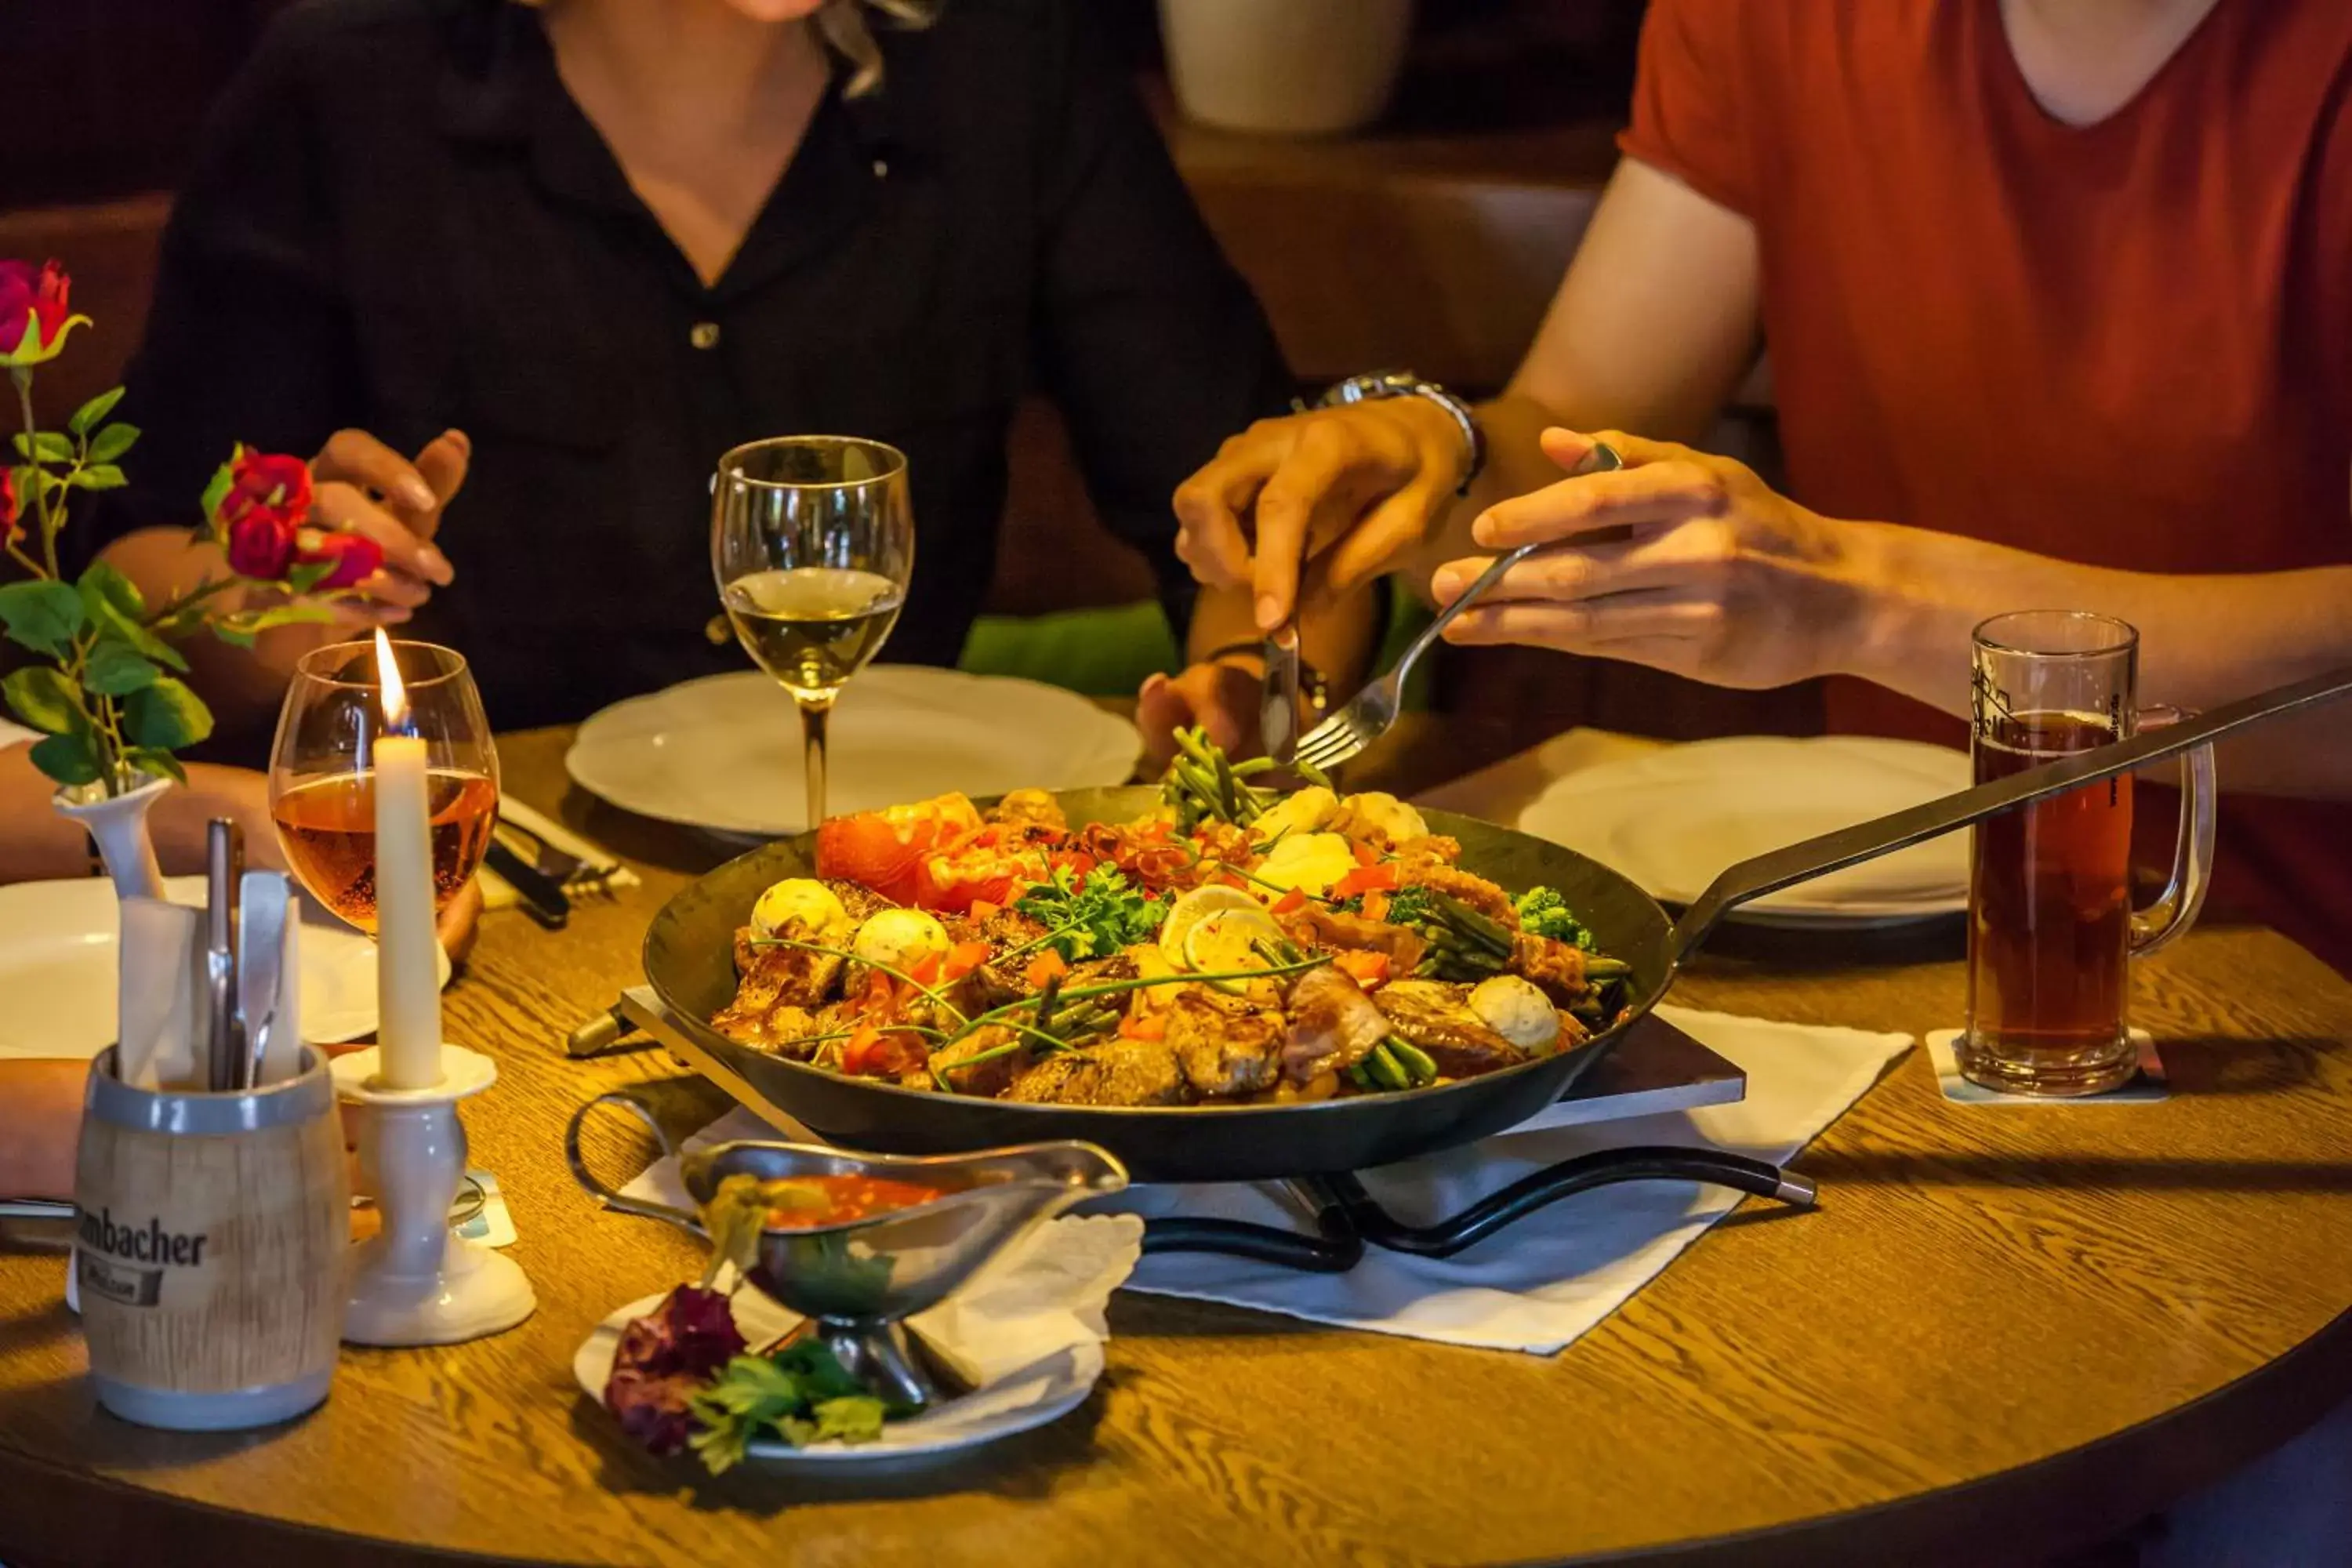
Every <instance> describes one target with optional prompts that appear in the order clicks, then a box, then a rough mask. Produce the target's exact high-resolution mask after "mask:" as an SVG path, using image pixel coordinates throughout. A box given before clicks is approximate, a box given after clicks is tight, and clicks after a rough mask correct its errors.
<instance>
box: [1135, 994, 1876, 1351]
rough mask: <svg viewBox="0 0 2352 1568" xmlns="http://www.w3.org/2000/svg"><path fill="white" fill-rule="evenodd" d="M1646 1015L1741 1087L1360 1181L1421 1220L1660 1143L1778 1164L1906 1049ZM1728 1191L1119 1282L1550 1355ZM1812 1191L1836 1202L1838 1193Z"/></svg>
mask: <svg viewBox="0 0 2352 1568" xmlns="http://www.w3.org/2000/svg"><path fill="white" fill-rule="evenodd" d="M1658 1012H1659V1016H1661V1017H1663V1018H1664V1019H1665V1020H1666V1021H1667V1022H1669V1023H1671V1024H1673V1025H1674V1026H1675V1027H1677V1028H1680V1029H1682V1030H1684V1031H1685V1033H1687V1034H1689V1035H1691V1036H1692V1037H1694V1038H1696V1039H1697V1040H1698V1041H1699V1042H1700V1043H1701V1044H1703V1045H1705V1046H1706V1047H1709V1048H1710V1049H1712V1050H1714V1051H1716V1052H1717V1053H1718V1054H1720V1055H1722V1056H1724V1057H1726V1058H1729V1059H1730V1060H1732V1061H1734V1062H1737V1063H1738V1064H1739V1065H1740V1066H1741V1067H1742V1068H1746V1069H1747V1071H1748V1098H1747V1099H1746V1100H1743V1101H1741V1102H1739V1103H1738V1104H1736V1105H1720V1106H1709V1107H1707V1108H1706V1109H1704V1110H1693V1111H1683V1112H1675V1113H1672V1114H1667V1115H1660V1116H1643V1117H1634V1118H1632V1119H1629V1120H1626V1121H1612V1122H1607V1123H1604V1124H1601V1125H1599V1126H1586V1127H1563V1128H1553V1129H1547V1130H1542V1131H1516V1130H1515V1131H1510V1132H1505V1133H1501V1134H1499V1135H1497V1136H1496V1137H1494V1138H1490V1139H1487V1140H1486V1142H1482V1143H1477V1144H1473V1145H1471V1146H1470V1147H1468V1148H1465V1149H1455V1150H1452V1151H1449V1152H1446V1153H1444V1154H1438V1155H1433V1156H1431V1157H1429V1158H1427V1159H1423V1160H1414V1161H1410V1162H1407V1163H1403V1164H1401V1165H1391V1166H1388V1167H1385V1168H1383V1169H1381V1170H1379V1171H1374V1172H1370V1173H1366V1174H1365V1177H1364V1185H1365V1187H1366V1188H1367V1189H1368V1190H1369V1191H1370V1193H1371V1194H1372V1196H1373V1197H1375V1198H1377V1199H1379V1200H1380V1202H1381V1205H1382V1206H1384V1207H1385V1208H1387V1209H1388V1210H1389V1212H1390V1213H1391V1214H1393V1215H1396V1216H1397V1217H1398V1218H1399V1219H1402V1220H1404V1221H1405V1222H1407V1223H1408V1224H1429V1223H1432V1222H1433V1221H1436V1220H1438V1219H1442V1218H1444V1216H1446V1215H1452V1214H1455V1213H1458V1212H1460V1211H1461V1210H1462V1209H1464V1208H1466V1207H1468V1206H1469V1205H1471V1204H1473V1203H1475V1202H1476V1201H1477V1200H1478V1199H1480V1198H1482V1197H1484V1196H1485V1195H1486V1194H1488V1193H1491V1192H1493V1191H1495V1190H1496V1189H1497V1188H1499V1187H1503V1186H1506V1185H1507V1184H1510V1183H1512V1182H1514V1181H1517V1179H1518V1178H1519V1177H1521V1176H1524V1175H1527V1174H1528V1173H1530V1172H1532V1171H1536V1170H1539V1169H1541V1168H1542V1167H1544V1166H1546V1165H1549V1164H1552V1163H1556V1162H1559V1161H1561V1160H1567V1159H1571V1158H1574V1157H1575V1156H1577V1155H1579V1154H1585V1153H1590V1152H1592V1151H1594V1150H1596V1149H1610V1148H1622V1147H1625V1146H1627V1145H1630V1144H1637V1143H1673V1144H1681V1145H1685V1146H1687V1147H1693V1148H1706V1147H1714V1148H1717V1149H1724V1150H1727V1151H1729V1152H1733V1153H1737V1154H1746V1155H1748V1156H1750V1157H1752V1158H1755V1159H1759V1160H1765V1161H1769V1162H1771V1163H1775V1164H1779V1163H1783V1162H1785V1161H1788V1160H1789V1159H1790V1158H1791V1157H1792V1156H1793V1155H1794V1154H1795V1153H1796V1152H1798V1151H1799V1150H1801V1149H1802V1148H1803V1147H1804V1146H1805V1145H1806V1144H1807V1143H1808V1142H1811V1141H1812V1139H1813V1138H1814V1137H1815V1136H1816V1135H1817V1134H1819V1133H1820V1131H1822V1128H1824V1127H1827V1126H1828V1125H1829V1124H1830V1123H1831V1122H1832V1121H1836V1120H1837V1118H1838V1117H1839V1116H1840V1115H1842V1114H1843V1112H1844V1110H1845V1109H1846V1108H1847V1107H1848V1106H1850V1105H1852V1104H1853V1102H1854V1101H1855V1100H1858V1099H1860V1098H1861V1096H1862V1094H1863V1091H1864V1090H1865V1089H1868V1088H1869V1087H1870V1086H1871V1085H1872V1084H1873V1083H1874V1082H1876V1081H1877V1079H1878V1077H1879V1075H1880V1074H1881V1073H1882V1072H1884V1071H1885V1068H1886V1067H1887V1064H1888V1063H1890V1062H1892V1061H1894V1060H1895V1058H1897V1057H1900V1056H1901V1055H1902V1054H1903V1053H1904V1052H1905V1051H1906V1050H1907V1049H1908V1048H1910V1045H1911V1040H1910V1037H1908V1036H1906V1035H1878V1034H1869V1033H1865V1032H1864V1031H1862V1030H1859V1029H1838V1028H1817V1027H1811V1026H1804V1025H1797V1024H1775V1023H1767V1022H1765V1021H1763V1020H1761V1019H1756V1018H1740V1017H1734V1016H1731V1015H1729V1014H1725V1013H1699V1012H1691V1011H1687V1010H1685V1009H1683V1008H1679V1007H1661V1008H1660V1009H1658ZM1740 1196H1741V1194H1738V1193H1735V1192H1732V1191H1730V1190H1729V1189H1727V1188H1723V1187H1715V1186H1701V1185H1699V1184H1695V1183H1686V1182H1630V1183H1627V1184H1624V1185H1622V1186H1615V1187H1603V1188H1601V1189H1599V1190H1597V1191H1592V1192H1586V1193H1580V1194H1576V1195H1575V1196H1573V1197H1568V1198H1563V1199H1561V1200H1560V1201H1559V1203H1557V1204H1554V1205H1552V1206H1551V1207H1549V1208H1546V1209H1543V1210H1540V1211H1538V1213H1536V1214H1534V1215H1529V1216H1528V1217H1527V1218H1525V1219H1522V1220H1520V1221H1519V1222H1518V1223H1517V1225H1514V1226H1511V1227H1509V1229H1508V1230H1507V1231H1505V1232H1503V1233H1502V1234H1500V1235H1498V1236H1495V1237H1488V1238H1487V1239H1486V1241H1484V1242H1481V1243H1480V1244H1479V1245H1477V1246H1475V1247H1472V1248H1470V1249H1469V1250H1468V1251H1467V1252H1465V1253H1462V1254H1459V1255H1457V1256H1455V1257H1454V1258H1449V1259H1443V1260H1440V1259H1436V1258H1414V1257H1412V1256H1410V1255H1408V1254H1405V1253H1398V1252H1386V1251H1383V1250H1381V1248H1379V1247H1373V1248H1371V1249H1370V1251H1368V1252H1367V1253H1366V1255H1365V1258H1364V1260H1363V1261H1362V1262H1361V1263H1359V1264H1358V1265H1357V1266H1356V1267H1355V1268H1352V1269H1350V1270H1349V1271H1348V1272H1347V1273H1345V1274H1306V1273H1299V1272H1297V1271H1294V1270H1291V1269H1286V1268H1276V1267H1275V1266H1273V1265H1270V1264H1264V1263H1255V1262H1251V1261H1249V1260H1247V1259H1244V1258H1223V1257H1216V1256H1213V1255H1208V1254H1202V1253H1171V1254H1167V1255H1164V1256H1160V1257H1157V1258H1145V1259H1144V1260H1143V1261H1142V1263H1141V1264H1140V1265H1139V1267H1138V1268H1137V1269H1136V1272H1135V1275H1134V1277H1133V1278H1132V1279H1129V1280H1128V1282H1127V1283H1128V1289H1132V1290H1148V1291H1151V1292H1154V1293H1156V1294H1160V1295H1167V1296H1189V1297H1193V1298H1197V1299H1199V1300H1209V1301H1225V1302H1230V1303H1232V1304H1234V1305H1236V1306H1243V1307H1256V1308H1260V1309H1262V1310H1265V1311H1269V1312H1282V1313H1286V1314H1287V1315H1289V1316H1291V1317H1296V1318H1305V1319H1307V1320H1308V1321H1313V1322H1318V1323H1334V1324H1339V1325H1340V1326H1343V1327H1347V1328H1354V1329H1369V1330H1372V1331H1377V1332H1381V1333H1391V1334H1402V1335H1406V1336H1408V1337H1410V1338H1413V1339H1424V1340H1437V1341H1441V1342H1445V1343H1448V1344H1457V1345H1473V1346H1480V1347H1485V1348H1489V1349H1495V1350H1518V1351H1528V1352H1533V1353H1535V1354H1538V1355H1549V1354H1551V1353H1552V1352H1556V1351H1558V1350H1559V1349H1560V1348H1562V1347H1563V1346H1565V1345H1567V1344H1569V1343H1570V1342H1573V1341H1574V1340H1575V1339H1576V1338H1577V1337H1578V1336H1579V1335H1580V1334H1582V1333H1583V1332H1584V1331H1586V1330H1588V1329H1590V1328H1591V1327H1592V1326H1593V1325H1594V1324H1595V1323H1598V1322H1599V1321H1601V1319H1603V1318H1605V1317H1607V1316H1608V1315H1609V1314H1610V1313H1611V1312H1613V1311H1615V1310H1617V1309H1618V1308H1619V1307H1620V1306H1622V1305H1623V1304H1624V1302H1625V1301H1626V1300H1627V1299H1628V1298H1629V1297H1631V1296H1632V1295H1633V1292H1634V1291H1636V1290H1638V1289H1641V1288H1642V1287H1643V1285H1644V1284H1646V1283H1648V1282H1649V1281H1650V1279H1653V1278H1654V1276H1655V1275H1656V1274H1657V1273H1658V1272H1659V1271H1660V1270H1661V1269H1663V1268H1665V1266H1666V1265H1667V1264H1668V1263H1671V1262H1672V1261H1674V1259H1675V1256H1676V1255H1677V1254H1678V1253H1680V1252H1681V1251H1682V1249H1683V1248H1684V1247H1688V1246H1689V1245H1690V1244H1691V1243H1692V1242H1693V1241H1696V1239H1698V1237H1699V1235H1700V1233H1701V1232H1703V1231H1705V1230H1706V1228H1707V1226H1711V1225H1713V1224H1714V1223H1715V1222H1716V1221H1717V1220H1718V1219H1721V1218H1722V1217H1723V1216H1724V1215H1727V1214H1728V1213H1730V1212H1731V1210H1732V1208H1733V1207H1734V1206H1735V1205H1738V1202H1739V1200H1740ZM1118 1201H1119V1202H1120V1203H1121V1205H1122V1206H1124V1207H1128V1208H1130V1209H1132V1210H1134V1211H1135V1212H1138V1213H1142V1214H1146V1215H1162V1214H1182V1215H1207V1216H1213V1217H1217V1218H1222V1219H1239V1220H1252V1221H1255V1222H1257V1223H1259V1224H1263V1225H1275V1226H1286V1227H1289V1228H1300V1227H1301V1226H1302V1224H1303V1216H1302V1215H1300V1214H1299V1211H1298V1209H1297V1207H1296V1206H1295V1205H1292V1204H1290V1203H1289V1202H1287V1201H1286V1199H1285V1198H1284V1197H1283V1196H1281V1195H1280V1189H1279V1188H1277V1187H1275V1186H1272V1185H1270V1184H1250V1185H1229V1186H1178V1187H1143V1188H1138V1189H1136V1190H1135V1191H1134V1192H1133V1193H1131V1194H1127V1195H1126V1197H1124V1198H1123V1199H1121V1200H1118ZM1825 1201H1827V1202H1829V1203H1835V1202H1836V1201H1837V1194H1836V1193H1835V1192H1834V1191H1832V1192H1830V1193H1828V1194H1825ZM1798 1223H1802V1222H1801V1221H1800V1222H1798Z"/></svg>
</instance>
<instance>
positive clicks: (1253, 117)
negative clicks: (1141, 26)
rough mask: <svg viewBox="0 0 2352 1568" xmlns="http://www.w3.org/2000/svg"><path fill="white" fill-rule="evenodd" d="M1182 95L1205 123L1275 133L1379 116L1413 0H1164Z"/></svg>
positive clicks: (1316, 130) (1398, 68) (1323, 129)
mask: <svg viewBox="0 0 2352 1568" xmlns="http://www.w3.org/2000/svg"><path fill="white" fill-rule="evenodd" d="M1411 35H1412V0H1160V37H1162V39H1163V40H1165V42H1166V44H1167V47H1168V74H1169V77H1170V79H1171V81H1172V82H1173V84H1174V86H1175V89H1176V101H1177V102H1178V103H1179V104H1181V106H1182V108H1183V110H1184V112H1185V113H1186V114H1187V115H1188V116H1190V117H1191V118H1192V119H1194V120H1197V121H1200V122H1201V123H1202V124H1203V125H1213V126H1215V127H1217V128H1218V129H1220V130H1224V131H1248V132H1262V133H1265V134H1269V135H1276V136H1311V135H1322V134H1328V133H1330V132H1341V131H1354V130H1357V129H1359V128H1360V127H1362V126H1365V125H1369V124H1370V123H1371V122H1372V121H1375V120H1377V119H1379V118H1380V116H1381V111H1382V110H1386V109H1387V108H1388V104H1389V96H1390V94H1391V93H1392V92H1394V91H1395V90H1396V84H1397V78H1398V76H1399V75H1400V74H1401V73H1402V70H1403V68H1404V53H1405V44H1406V42H1407V40H1408V39H1409V37H1411Z"/></svg>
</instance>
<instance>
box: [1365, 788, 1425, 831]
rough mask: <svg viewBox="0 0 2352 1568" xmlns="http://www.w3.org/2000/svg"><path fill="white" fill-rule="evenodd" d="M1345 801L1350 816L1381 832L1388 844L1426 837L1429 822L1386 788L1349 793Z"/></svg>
mask: <svg viewBox="0 0 2352 1568" xmlns="http://www.w3.org/2000/svg"><path fill="white" fill-rule="evenodd" d="M1344 804H1345V805H1346V808H1347V813H1348V816H1349V817H1350V818H1351V819H1353V820H1354V821H1356V822H1358V823H1360V824H1362V825H1363V826H1366V827H1369V828H1370V829H1372V830H1373V831H1374V832H1376V833H1380V834H1382V835H1384V836H1385V837H1387V838H1388V841H1389V842H1390V843H1391V844H1409V843H1411V842H1412V840H1414V839H1416V838H1426V837H1429V824H1427V823H1426V822H1423V820H1422V819H1421V813H1419V812H1417V811H1415V810H1414V809H1413V808H1412V806H1410V805H1406V804H1405V803H1404V802H1403V801H1401V800H1399V799H1398V798H1397V797H1396V796H1394V795H1391V794H1389V793H1388V792H1387V791H1385V790H1377V789H1374V790H1366V791H1365V792H1364V793H1363V794H1361V795H1349V797H1348V798H1347V800H1346V802H1345V803H1344Z"/></svg>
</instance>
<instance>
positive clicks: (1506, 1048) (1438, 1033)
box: [1373, 980, 1527, 1078]
mask: <svg viewBox="0 0 2352 1568" xmlns="http://www.w3.org/2000/svg"><path fill="white" fill-rule="evenodd" d="M1373 1005H1376V1006H1377V1007H1379V1008H1380V1010H1381V1014H1382V1016H1385V1017H1386V1018H1387V1019H1388V1021H1389V1028H1390V1029H1391V1032H1393V1033H1395V1034H1398V1035H1401V1036H1402V1037H1404V1038H1406V1039H1408V1040H1410V1041H1412V1043H1413V1044H1414V1045H1416V1046H1419V1047H1421V1048H1422V1049H1423V1051H1426V1052H1427V1053H1428V1054H1429V1059H1430V1060H1432V1061H1433V1062H1435V1063H1436V1064H1437V1070H1438V1071H1439V1072H1442V1073H1444V1075H1445V1076H1446V1077H1448V1078H1475V1077H1476V1076H1477V1075H1478V1074H1480V1073H1483V1072H1493V1071H1495V1070H1496V1068H1507V1067H1513V1066H1516V1065H1517V1064H1518V1063H1520V1062H1523V1061H1525V1060H1527V1053H1526V1052H1525V1051H1522V1050H1520V1049H1519V1047H1517V1046H1515V1045H1513V1044H1511V1042H1510V1041H1508V1040H1507V1039H1505V1038H1503V1037H1502V1036H1500V1035H1498V1034H1496V1033H1495V1031H1494V1030H1492V1029H1490V1028H1488V1027H1487V1026H1486V1023H1485V1021H1484V1020H1482V1019H1481V1018H1480V1017H1479V1016H1478V1015H1477V1014H1475V1013H1474V1012H1472V1011H1471V1010H1470V988H1469V987H1468V986H1466V985H1449V984H1445V983H1444V982H1443V981H1436V980H1400V981H1397V982H1395V983H1394V984H1389V985H1383V986H1381V990H1380V994H1378V995H1377V996H1376V997H1375V998H1374V999H1373Z"/></svg>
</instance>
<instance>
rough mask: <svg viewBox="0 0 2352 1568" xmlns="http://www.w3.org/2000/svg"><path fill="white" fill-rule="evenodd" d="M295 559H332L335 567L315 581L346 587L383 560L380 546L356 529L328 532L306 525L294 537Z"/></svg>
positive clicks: (306, 561) (308, 561)
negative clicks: (357, 532)
mask: <svg viewBox="0 0 2352 1568" xmlns="http://www.w3.org/2000/svg"><path fill="white" fill-rule="evenodd" d="M294 559H295V561H296V562H297V563H299V564H301V565H305V566H312V565H316V564H317V563H320V562H321V561H331V562H333V563H335V569H334V570H333V571H331V572H330V573H328V574H326V575H325V576H324V577H321V578H320V579H319V584H318V585H319V586H320V587H321V588H349V587H352V586H354V585H356V584H358V583H360V582H361V581H362V579H364V578H365V577H367V576H368V575H369V574H371V573H373V571H374V570H375V569H376V568H377V567H379V566H381V565H383V545H381V544H378V543H377V542H375V541H374V540H373V539H369V538H366V537H364V536H362V535H360V534H356V533H327V532H324V531H320V530H319V529H315V528H306V529H304V530H303V531H302V532H301V534H300V535H299V537H298V538H297V540H296V541H295V547H294Z"/></svg>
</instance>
